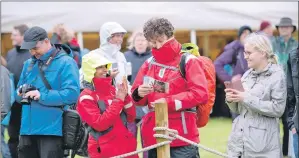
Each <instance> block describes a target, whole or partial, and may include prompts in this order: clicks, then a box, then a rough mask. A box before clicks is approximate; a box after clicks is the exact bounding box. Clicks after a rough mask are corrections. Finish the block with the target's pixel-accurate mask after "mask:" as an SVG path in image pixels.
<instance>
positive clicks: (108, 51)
mask: <svg viewBox="0 0 299 158" xmlns="http://www.w3.org/2000/svg"><path fill="white" fill-rule="evenodd" d="M125 33H127V31H126V30H125V29H124V28H123V27H122V26H121V25H120V24H118V23H116V22H106V23H104V24H103V25H102V27H101V29H100V47H99V48H98V49H95V50H92V51H91V52H90V53H99V54H100V55H102V56H104V57H105V58H107V59H108V60H109V61H111V62H112V63H113V64H112V68H114V70H113V71H114V72H115V73H116V74H117V75H116V76H115V81H116V83H121V82H122V78H123V77H124V76H127V75H129V74H128V72H129V71H130V70H129V69H130V68H127V60H126V58H125V56H124V54H123V53H122V52H120V49H121V44H122V42H123V37H124V35H125ZM115 68H117V70H116V69H115ZM127 69H128V71H127ZM83 77H84V76H83V74H82V73H81V75H80V81H81V88H83V87H82V86H83V85H82V81H83Z"/></svg>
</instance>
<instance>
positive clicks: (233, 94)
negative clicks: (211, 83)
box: [224, 89, 245, 103]
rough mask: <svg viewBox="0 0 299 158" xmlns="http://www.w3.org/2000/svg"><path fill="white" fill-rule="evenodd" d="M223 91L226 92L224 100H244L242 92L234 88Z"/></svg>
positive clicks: (236, 101)
mask: <svg viewBox="0 0 299 158" xmlns="http://www.w3.org/2000/svg"><path fill="white" fill-rule="evenodd" d="M224 91H225V93H226V100H227V101H228V102H235V103H238V102H242V101H243V100H244V96H245V93H244V92H240V91H238V90H235V89H225V90H224Z"/></svg>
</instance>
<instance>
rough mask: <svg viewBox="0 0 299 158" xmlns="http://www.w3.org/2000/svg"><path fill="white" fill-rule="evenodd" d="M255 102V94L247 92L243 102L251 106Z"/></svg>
mask: <svg viewBox="0 0 299 158" xmlns="http://www.w3.org/2000/svg"><path fill="white" fill-rule="evenodd" d="M253 102H254V99H253V96H252V95H250V94H249V93H246V92H245V95H244V100H243V103H244V105H245V106H250V105H251V104H252V103H253Z"/></svg>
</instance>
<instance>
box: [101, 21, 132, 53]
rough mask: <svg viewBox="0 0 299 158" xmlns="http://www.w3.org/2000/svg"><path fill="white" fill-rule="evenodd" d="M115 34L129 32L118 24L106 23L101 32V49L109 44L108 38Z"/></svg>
mask: <svg viewBox="0 0 299 158" xmlns="http://www.w3.org/2000/svg"><path fill="white" fill-rule="evenodd" d="M114 33H127V31H126V30H125V29H124V28H123V27H122V26H121V25H120V24H119V23H117V22H106V23H105V24H103V25H102V27H101V30H100V42H101V45H100V46H101V47H102V46H104V45H106V44H107V43H108V38H109V37H111V35H112V34H114Z"/></svg>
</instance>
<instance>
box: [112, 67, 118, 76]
mask: <svg viewBox="0 0 299 158" xmlns="http://www.w3.org/2000/svg"><path fill="white" fill-rule="evenodd" d="M117 74H119V71H118V69H117V68H114V69H113V70H111V71H110V76H111V77H112V78H115V76H116V75H117Z"/></svg>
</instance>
